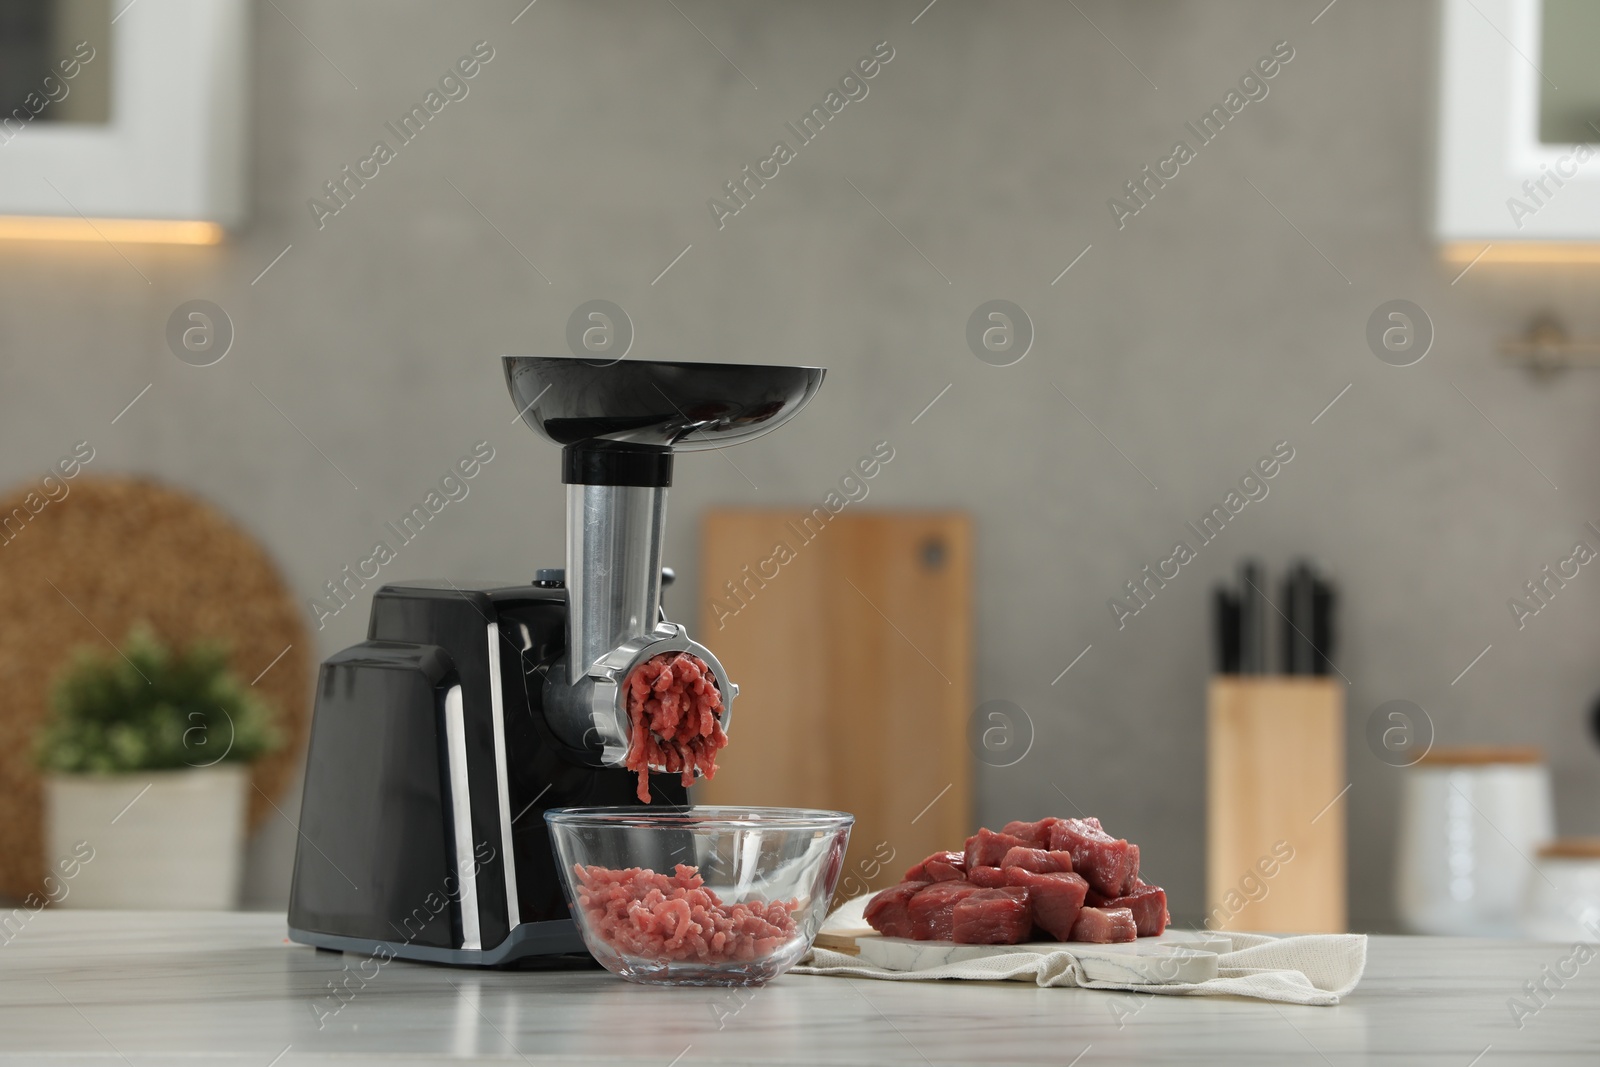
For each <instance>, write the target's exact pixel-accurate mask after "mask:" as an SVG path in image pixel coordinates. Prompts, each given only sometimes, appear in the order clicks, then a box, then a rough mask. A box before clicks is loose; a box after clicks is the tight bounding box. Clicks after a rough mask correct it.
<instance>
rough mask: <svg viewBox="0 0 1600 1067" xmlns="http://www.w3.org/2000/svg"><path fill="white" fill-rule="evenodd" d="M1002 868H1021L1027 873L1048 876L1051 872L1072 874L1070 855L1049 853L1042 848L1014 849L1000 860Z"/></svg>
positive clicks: (1066, 853) (1067, 853)
mask: <svg viewBox="0 0 1600 1067" xmlns="http://www.w3.org/2000/svg"><path fill="white" fill-rule="evenodd" d="M1000 866H1002V867H1021V868H1022V869H1023V870H1027V871H1037V872H1038V873H1040V874H1049V873H1050V872H1052V871H1066V872H1067V873H1069V874H1070V873H1072V853H1070V852H1050V851H1047V850H1046V849H1042V848H1014V849H1012V850H1011V851H1009V852H1007V853H1006V854H1005V857H1004V858H1003V859H1001V861H1000Z"/></svg>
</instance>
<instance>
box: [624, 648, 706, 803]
mask: <svg viewBox="0 0 1600 1067" xmlns="http://www.w3.org/2000/svg"><path fill="white" fill-rule="evenodd" d="M626 689H627V702H628V721H629V723H630V724H631V730H632V734H631V736H630V737H629V740H628V758H627V761H626V764H625V765H626V766H627V768H628V769H629V770H630V771H638V772H639V800H640V801H641V802H642V803H645V804H648V803H650V769H651V768H652V767H654V768H656V769H657V770H664V771H667V772H669V773H672V774H682V775H683V784H684V785H685V786H690V785H693V784H694V772H695V771H696V770H697V769H698V770H699V771H700V773H701V774H703V775H705V776H706V777H707V778H710V777H711V776H712V775H714V774H716V773H717V752H718V751H719V750H721V749H722V748H723V747H724V746H726V745H727V743H728V735H727V734H726V733H724V732H723V729H722V720H721V719H720V718H719V716H718V713H719V712H721V711H722V693H721V692H720V691H718V689H717V682H716V679H715V678H714V677H712V674H711V669H710V668H709V667H707V666H706V663H705V660H703V659H701V658H700V657H698V656H691V655H690V654H689V653H687V652H663V653H662V654H661V655H659V656H652V657H651V658H650V659H648V660H646V661H645V662H643V663H641V664H639V666H638V667H636V668H634V671H633V673H632V674H630V675H628V681H627V684H626Z"/></svg>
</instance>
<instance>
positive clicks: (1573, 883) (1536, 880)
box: [1522, 837, 1600, 945]
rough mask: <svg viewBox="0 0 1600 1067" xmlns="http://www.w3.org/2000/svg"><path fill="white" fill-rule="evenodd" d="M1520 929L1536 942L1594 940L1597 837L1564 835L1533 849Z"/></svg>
mask: <svg viewBox="0 0 1600 1067" xmlns="http://www.w3.org/2000/svg"><path fill="white" fill-rule="evenodd" d="M1526 899H1527V903H1526V906H1525V908H1524V909H1523V913H1522V932H1523V934H1524V935H1526V936H1528V937H1531V938H1535V939H1537V940H1540V941H1561V942H1564V943H1566V944H1569V945H1570V944H1573V943H1575V942H1578V941H1591V942H1592V941H1600V838H1594V837H1588V838H1582V837H1578V838H1564V839H1562V840H1558V841H1554V842H1551V843H1550V844H1548V845H1546V846H1545V847H1544V848H1541V849H1540V850H1539V859H1538V867H1537V870H1535V871H1534V872H1533V874H1532V875H1531V876H1530V877H1529V879H1528V892H1527V898H1526Z"/></svg>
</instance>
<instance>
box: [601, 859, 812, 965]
mask: <svg viewBox="0 0 1600 1067" xmlns="http://www.w3.org/2000/svg"><path fill="white" fill-rule="evenodd" d="M572 870H573V872H574V873H575V874H576V875H577V876H578V906H579V907H580V908H582V909H583V914H584V917H585V918H586V919H587V920H588V924H589V930H590V932H591V933H593V934H594V935H595V936H597V937H599V938H600V939H601V940H602V941H604V942H605V943H606V944H607V945H610V946H611V947H612V948H613V949H615V950H616V951H617V952H619V953H621V954H622V955H624V956H631V957H635V958H644V959H649V960H656V961H660V962H663V963H678V962H696V963H722V962H726V961H730V960H757V959H761V958H763V957H765V956H768V955H770V954H772V953H773V952H775V951H777V950H778V949H780V948H782V947H783V946H784V945H786V944H788V943H789V941H790V940H791V939H792V938H793V937H794V936H795V921H794V911H795V909H796V908H798V907H799V904H798V902H796V901H793V900H789V901H782V900H775V901H773V902H771V903H770V904H768V903H763V902H761V901H759V900H755V901H746V902H745V903H742V904H733V905H728V904H724V903H723V902H722V901H721V900H720V899H719V898H718V897H717V895H716V894H715V893H713V892H712V891H711V890H709V889H707V888H706V887H705V882H704V881H702V880H701V878H700V872H699V870H698V869H696V868H694V867H691V866H689V865H688V864H685V863H680V864H678V866H677V870H676V872H675V873H674V874H673V876H672V877H670V878H669V877H667V876H666V875H664V874H659V873H657V872H656V871H652V870H649V869H647V868H642V867H629V868H628V869H627V870H625V871H617V870H612V869H611V868H609V867H597V866H589V867H585V866H583V865H582V864H573V867H572Z"/></svg>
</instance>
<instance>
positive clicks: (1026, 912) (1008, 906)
mask: <svg viewBox="0 0 1600 1067" xmlns="http://www.w3.org/2000/svg"><path fill="white" fill-rule="evenodd" d="M1028 897H1029V891H1028V890H1026V889H976V890H973V891H972V892H971V893H969V894H968V895H967V896H964V897H962V898H961V899H960V900H958V901H957V902H956V906H955V910H954V911H953V912H952V915H951V924H950V925H951V931H950V932H951V940H952V941H954V942H956V943H957V944H959V945H1015V944H1019V943H1021V942H1023V941H1026V940H1027V939H1028V934H1029V933H1031V932H1032V930H1033V913H1032V912H1031V911H1030V909H1029V908H1028Z"/></svg>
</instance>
